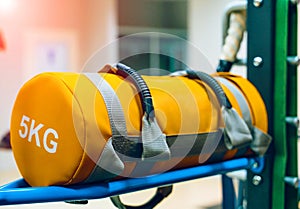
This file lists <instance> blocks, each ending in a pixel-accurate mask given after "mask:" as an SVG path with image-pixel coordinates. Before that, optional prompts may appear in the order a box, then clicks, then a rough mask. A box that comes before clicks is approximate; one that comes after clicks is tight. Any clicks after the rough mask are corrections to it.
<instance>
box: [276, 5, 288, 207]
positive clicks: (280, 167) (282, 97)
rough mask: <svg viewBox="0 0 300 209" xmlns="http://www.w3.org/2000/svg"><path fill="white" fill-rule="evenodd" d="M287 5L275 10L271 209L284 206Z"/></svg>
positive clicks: (277, 6)
mask: <svg viewBox="0 0 300 209" xmlns="http://www.w3.org/2000/svg"><path fill="white" fill-rule="evenodd" d="M288 5H289V1H288V0H277V1H276V8H275V9H276V12H275V16H276V17H275V34H274V35H275V60H274V63H275V67H274V74H275V78H274V79H275V80H274V136H273V137H274V149H275V154H274V172H273V198H272V208H273V209H283V208H284V206H285V201H284V199H285V183H284V177H285V172H286V162H287V143H286V142H287V140H286V122H285V118H286V93H287V61H286V59H287V38H288V37H287V34H288Z"/></svg>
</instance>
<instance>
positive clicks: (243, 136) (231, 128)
mask: <svg viewBox="0 0 300 209" xmlns="http://www.w3.org/2000/svg"><path fill="white" fill-rule="evenodd" d="M186 73H187V77H188V78H191V79H199V80H202V81H203V82H204V83H206V84H207V85H208V86H209V87H210V88H211V89H212V90H213V91H214V93H215V95H216V97H217V99H218V101H219V103H220V105H221V112H222V117H223V120H224V123H225V128H224V136H225V144H226V146H227V148H228V149H234V148H241V147H244V146H246V145H248V144H249V143H250V142H251V141H252V140H253V138H252V135H251V132H250V130H249V128H248V126H247V124H246V123H245V121H244V120H243V119H242V118H241V117H240V116H239V115H238V113H237V112H236V110H235V109H234V108H232V105H231V103H230V101H229V99H228V98H227V96H226V94H225V92H224V90H223V89H222V87H221V85H220V84H219V83H218V82H217V80H216V79H214V78H213V77H212V76H210V75H208V74H206V73H204V72H200V71H193V70H190V69H189V70H187V71H186Z"/></svg>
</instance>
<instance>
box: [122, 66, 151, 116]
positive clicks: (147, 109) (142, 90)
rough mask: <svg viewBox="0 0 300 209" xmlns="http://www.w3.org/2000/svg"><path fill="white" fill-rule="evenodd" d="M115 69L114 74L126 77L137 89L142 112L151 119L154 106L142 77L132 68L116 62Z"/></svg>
mask: <svg viewBox="0 0 300 209" xmlns="http://www.w3.org/2000/svg"><path fill="white" fill-rule="evenodd" d="M116 68H117V71H116V74H117V75H120V76H122V77H123V78H128V79H130V81H131V82H132V83H133V84H134V86H135V87H136V89H137V91H138V92H139V96H140V99H141V102H142V108H143V111H144V113H146V114H147V119H149V118H150V119H152V118H154V117H155V115H154V111H153V110H154V107H153V102H152V96H151V93H150V90H149V88H148V86H147V84H146V82H145V81H144V79H143V78H142V77H141V76H140V75H139V74H138V73H137V72H136V71H135V70H133V69H131V68H130V67H128V66H126V65H124V64H122V63H118V64H117V65H116Z"/></svg>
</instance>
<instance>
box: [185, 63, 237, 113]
mask: <svg viewBox="0 0 300 209" xmlns="http://www.w3.org/2000/svg"><path fill="white" fill-rule="evenodd" d="M186 73H187V77H188V78H190V79H199V80H202V81H203V82H205V83H206V84H207V85H208V86H209V87H210V88H211V89H212V90H213V91H214V93H215V94H216V96H217V99H218V101H219V103H220V104H221V105H222V106H224V107H226V108H228V109H231V108H232V105H231V103H230V101H229V100H228V98H227V96H226V94H225V92H224V90H223V89H222V87H221V85H220V84H219V83H218V82H217V80H216V79H214V78H213V77H212V76H210V75H208V74H206V73H204V72H201V71H194V70H190V69H188V70H186Z"/></svg>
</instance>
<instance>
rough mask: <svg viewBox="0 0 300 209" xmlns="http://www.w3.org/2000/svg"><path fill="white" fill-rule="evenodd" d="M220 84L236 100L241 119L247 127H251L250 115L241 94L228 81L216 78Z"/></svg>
mask: <svg viewBox="0 0 300 209" xmlns="http://www.w3.org/2000/svg"><path fill="white" fill-rule="evenodd" d="M217 79H218V80H219V81H220V82H221V83H222V84H224V85H225V86H226V87H227V88H228V89H229V90H230V91H231V93H232V94H233V95H234V97H235V99H236V100H237V102H238V104H239V107H240V108H241V111H242V117H243V119H244V120H245V122H246V124H247V125H248V127H249V126H251V125H252V120H251V115H250V108H249V105H248V103H247V101H246V99H245V97H244V96H243V95H242V93H241V92H240V91H239V90H238V89H237V87H236V86H234V84H232V83H231V82H230V81H228V80H227V79H225V78H222V77H218V78H217Z"/></svg>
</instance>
